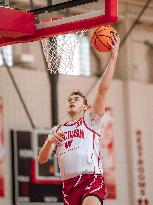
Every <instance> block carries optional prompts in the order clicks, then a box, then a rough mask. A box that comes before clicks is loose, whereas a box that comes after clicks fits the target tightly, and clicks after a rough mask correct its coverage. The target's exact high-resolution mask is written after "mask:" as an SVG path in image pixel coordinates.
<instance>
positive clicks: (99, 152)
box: [98, 150, 100, 167]
mask: <svg viewBox="0 0 153 205" xmlns="http://www.w3.org/2000/svg"><path fill="white" fill-rule="evenodd" d="M99 162H100V150H99V155H98V167H99Z"/></svg>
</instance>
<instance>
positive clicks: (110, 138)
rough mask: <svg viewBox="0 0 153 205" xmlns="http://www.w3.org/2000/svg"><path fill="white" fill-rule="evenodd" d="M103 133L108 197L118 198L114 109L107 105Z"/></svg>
mask: <svg viewBox="0 0 153 205" xmlns="http://www.w3.org/2000/svg"><path fill="white" fill-rule="evenodd" d="M103 119H104V120H103V133H102V136H101V146H102V153H101V155H102V156H101V158H102V161H103V168H104V180H105V185H106V191H107V199H116V181H115V156H114V132H113V131H114V130H113V111H112V108H110V107H107V108H106V112H105V116H104V118H103Z"/></svg>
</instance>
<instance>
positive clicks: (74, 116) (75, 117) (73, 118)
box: [70, 113, 84, 122]
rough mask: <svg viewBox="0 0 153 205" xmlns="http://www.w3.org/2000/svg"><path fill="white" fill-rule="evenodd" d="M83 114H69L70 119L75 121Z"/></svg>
mask: <svg viewBox="0 0 153 205" xmlns="http://www.w3.org/2000/svg"><path fill="white" fill-rule="evenodd" d="M83 116H84V113H75V114H73V115H70V121H71V122H75V121H77V120H79V119H81V118H82V117H83Z"/></svg>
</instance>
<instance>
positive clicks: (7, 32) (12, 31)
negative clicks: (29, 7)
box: [0, 7, 36, 38]
mask: <svg viewBox="0 0 153 205" xmlns="http://www.w3.org/2000/svg"><path fill="white" fill-rule="evenodd" d="M35 32H36V29H35V15H34V13H30V12H26V11H22V10H17V9H14V8H9V7H8V8H4V7H0V36H2V37H11V38H18V37H23V36H28V35H33V34H35Z"/></svg>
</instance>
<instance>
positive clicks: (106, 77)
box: [93, 35, 120, 116]
mask: <svg viewBox="0 0 153 205" xmlns="http://www.w3.org/2000/svg"><path fill="white" fill-rule="evenodd" d="M111 38H112V42H113V43H110V42H108V44H109V45H110V46H111V56H110V59H109V62H108V65H107V67H106V70H105V72H104V73H103V75H102V78H101V80H100V84H99V87H98V91H97V94H96V96H95V99H94V103H93V107H94V110H95V112H96V113H97V114H98V115H99V116H101V115H102V114H103V113H104V111H105V104H106V95H107V91H108V88H109V87H110V84H111V81H112V78H113V74H114V69H115V64H116V60H117V56H118V50H119V44H120V38H119V36H118V35H115V36H114V37H111Z"/></svg>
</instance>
